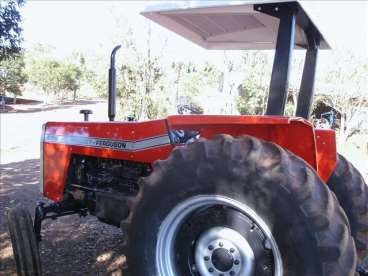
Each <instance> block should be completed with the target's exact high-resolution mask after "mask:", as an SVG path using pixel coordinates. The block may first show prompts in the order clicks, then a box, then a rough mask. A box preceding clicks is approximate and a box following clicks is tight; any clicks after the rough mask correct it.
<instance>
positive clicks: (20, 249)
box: [7, 206, 42, 276]
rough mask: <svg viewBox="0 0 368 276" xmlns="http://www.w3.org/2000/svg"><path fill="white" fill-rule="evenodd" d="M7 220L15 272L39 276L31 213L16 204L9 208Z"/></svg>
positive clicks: (39, 270) (21, 274) (20, 275)
mask: <svg viewBox="0 0 368 276" xmlns="http://www.w3.org/2000/svg"><path fill="white" fill-rule="evenodd" d="M7 220H8V229H9V234H10V238H11V242H12V247H13V253H14V258H15V264H16V267H17V274H18V275H19V276H40V275H41V274H42V273H41V262H40V255H39V250H38V244H37V241H36V235H35V232H34V230H33V224H32V218H31V215H30V214H29V212H28V211H27V210H26V209H25V208H23V207H21V206H16V207H14V208H12V209H10V210H9V212H8V214H7Z"/></svg>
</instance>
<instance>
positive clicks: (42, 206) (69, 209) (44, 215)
mask: <svg viewBox="0 0 368 276" xmlns="http://www.w3.org/2000/svg"><path fill="white" fill-rule="evenodd" d="M87 213H88V209H87V208H86V207H84V206H83V205H82V204H81V203H80V202H78V201H75V200H65V201H61V202H55V203H49V204H46V203H45V202H42V201H40V202H38V203H37V206H36V210H35V218H34V225H33V228H34V231H35V234H36V239H37V241H38V242H40V241H41V239H42V238H41V226H42V221H43V220H45V219H56V218H58V217H63V216H67V215H73V214H79V215H80V216H81V217H82V216H83V217H84V216H86V215H87Z"/></svg>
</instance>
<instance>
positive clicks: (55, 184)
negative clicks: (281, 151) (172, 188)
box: [44, 115, 336, 201]
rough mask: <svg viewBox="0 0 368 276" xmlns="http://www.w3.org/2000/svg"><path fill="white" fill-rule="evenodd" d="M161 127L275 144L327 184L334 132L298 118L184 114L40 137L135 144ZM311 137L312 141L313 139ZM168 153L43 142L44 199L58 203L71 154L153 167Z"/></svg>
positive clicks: (165, 149) (58, 130)
mask: <svg viewBox="0 0 368 276" xmlns="http://www.w3.org/2000/svg"><path fill="white" fill-rule="evenodd" d="M166 125H168V127H169V128H170V129H185V130H197V131H199V132H200V135H201V137H205V138H209V139H211V138H212V137H213V136H215V135H217V134H221V133H225V134H229V135H232V136H234V137H237V136H240V135H251V136H254V137H257V138H260V139H263V140H266V141H270V142H273V143H276V144H278V145H280V146H282V147H283V148H286V149H288V150H290V151H291V152H293V153H294V154H296V155H297V156H299V157H301V158H303V159H304V160H305V161H306V162H308V163H309V164H310V165H311V166H312V167H313V168H314V169H315V170H316V171H317V172H318V174H319V175H320V176H321V178H322V179H323V180H324V181H327V179H328V178H329V176H330V175H331V173H332V171H333V169H334V168H335V164H336V146H335V140H334V139H335V137H334V132H333V131H327V132H326V131H323V132H321V131H319V130H316V131H315V130H314V129H313V127H312V125H311V124H310V123H309V122H308V121H306V120H304V119H301V118H288V117H277V116H217V115H216V116H210V115H209V116H206V115H186V116H169V117H168V118H167V120H154V121H147V122H122V123H120V122H103V123H94V122H81V123H54V122H50V123H47V125H46V130H45V133H46V134H52V135H73V136H86V137H98V138H109V139H121V140H127V141H130V140H131V141H136V140H143V139H147V138H150V137H155V136H161V135H166V134H167V133H168V130H167V127H166ZM315 132H316V137H319V138H318V139H316V138H315ZM172 149H173V146H171V145H165V146H160V147H156V148H149V149H145V150H141V151H134V152H127V151H118V150H112V149H101V148H91V147H83V146H71V145H60V144H52V143H45V147H44V195H45V196H46V197H48V198H50V199H52V200H54V201H60V200H62V198H63V193H64V185H65V181H66V175H67V170H68V165H69V161H70V156H71V154H81V155H88V156H96V157H105V158H114V159H123V160H134V161H138V162H146V163H153V162H154V161H155V160H159V159H166V158H167V157H168V155H169V154H170V152H171V151H172ZM333 156H334V157H333Z"/></svg>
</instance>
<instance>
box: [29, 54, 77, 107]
mask: <svg viewBox="0 0 368 276" xmlns="http://www.w3.org/2000/svg"><path fill="white" fill-rule="evenodd" d="M48 53H49V50H48V49H47V48H45V47H36V49H34V53H33V55H31V56H30V57H29V65H30V66H29V70H28V71H29V78H30V81H31V82H32V83H33V84H34V85H36V86H37V87H39V88H40V89H42V90H43V91H44V93H45V94H46V95H47V96H48V95H49V94H50V93H53V94H54V95H57V96H58V97H59V98H64V97H65V94H64V93H65V92H73V98H74V100H75V98H76V91H77V90H78V89H79V88H80V82H81V79H82V77H83V71H84V69H83V67H82V65H83V64H81V63H80V61H79V63H75V62H74V61H78V59H75V57H74V58H73V59H71V60H63V61H58V60H56V59H55V58H52V57H50V56H49V55H48Z"/></svg>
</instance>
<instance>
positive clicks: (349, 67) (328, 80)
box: [315, 51, 368, 144]
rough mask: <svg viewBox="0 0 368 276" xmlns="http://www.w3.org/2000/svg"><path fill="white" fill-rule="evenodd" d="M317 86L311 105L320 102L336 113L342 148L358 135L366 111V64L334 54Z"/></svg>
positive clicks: (345, 55) (351, 55) (367, 104)
mask: <svg viewBox="0 0 368 276" xmlns="http://www.w3.org/2000/svg"><path fill="white" fill-rule="evenodd" d="M318 83H319V85H318V87H317V89H316V90H317V96H316V98H315V102H318V101H321V102H324V103H326V104H327V105H329V106H330V107H331V108H333V109H334V110H336V111H337V112H339V113H340V115H341V119H340V120H341V121H340V127H339V132H338V142H339V143H342V144H343V143H345V142H346V141H347V140H348V139H349V138H350V137H351V136H352V135H354V134H355V133H356V132H359V130H360V127H361V125H362V124H363V120H364V116H361V115H360V114H361V113H362V112H363V109H364V108H368V97H367V91H368V60H367V59H364V58H360V57H357V56H355V55H354V54H352V53H347V52H346V51H344V52H343V53H341V52H340V51H336V53H335V55H334V56H333V58H332V62H331V64H330V67H329V68H328V70H327V72H326V73H325V74H323V76H321V79H320V80H319V82H318ZM365 120H366V118H365Z"/></svg>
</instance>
